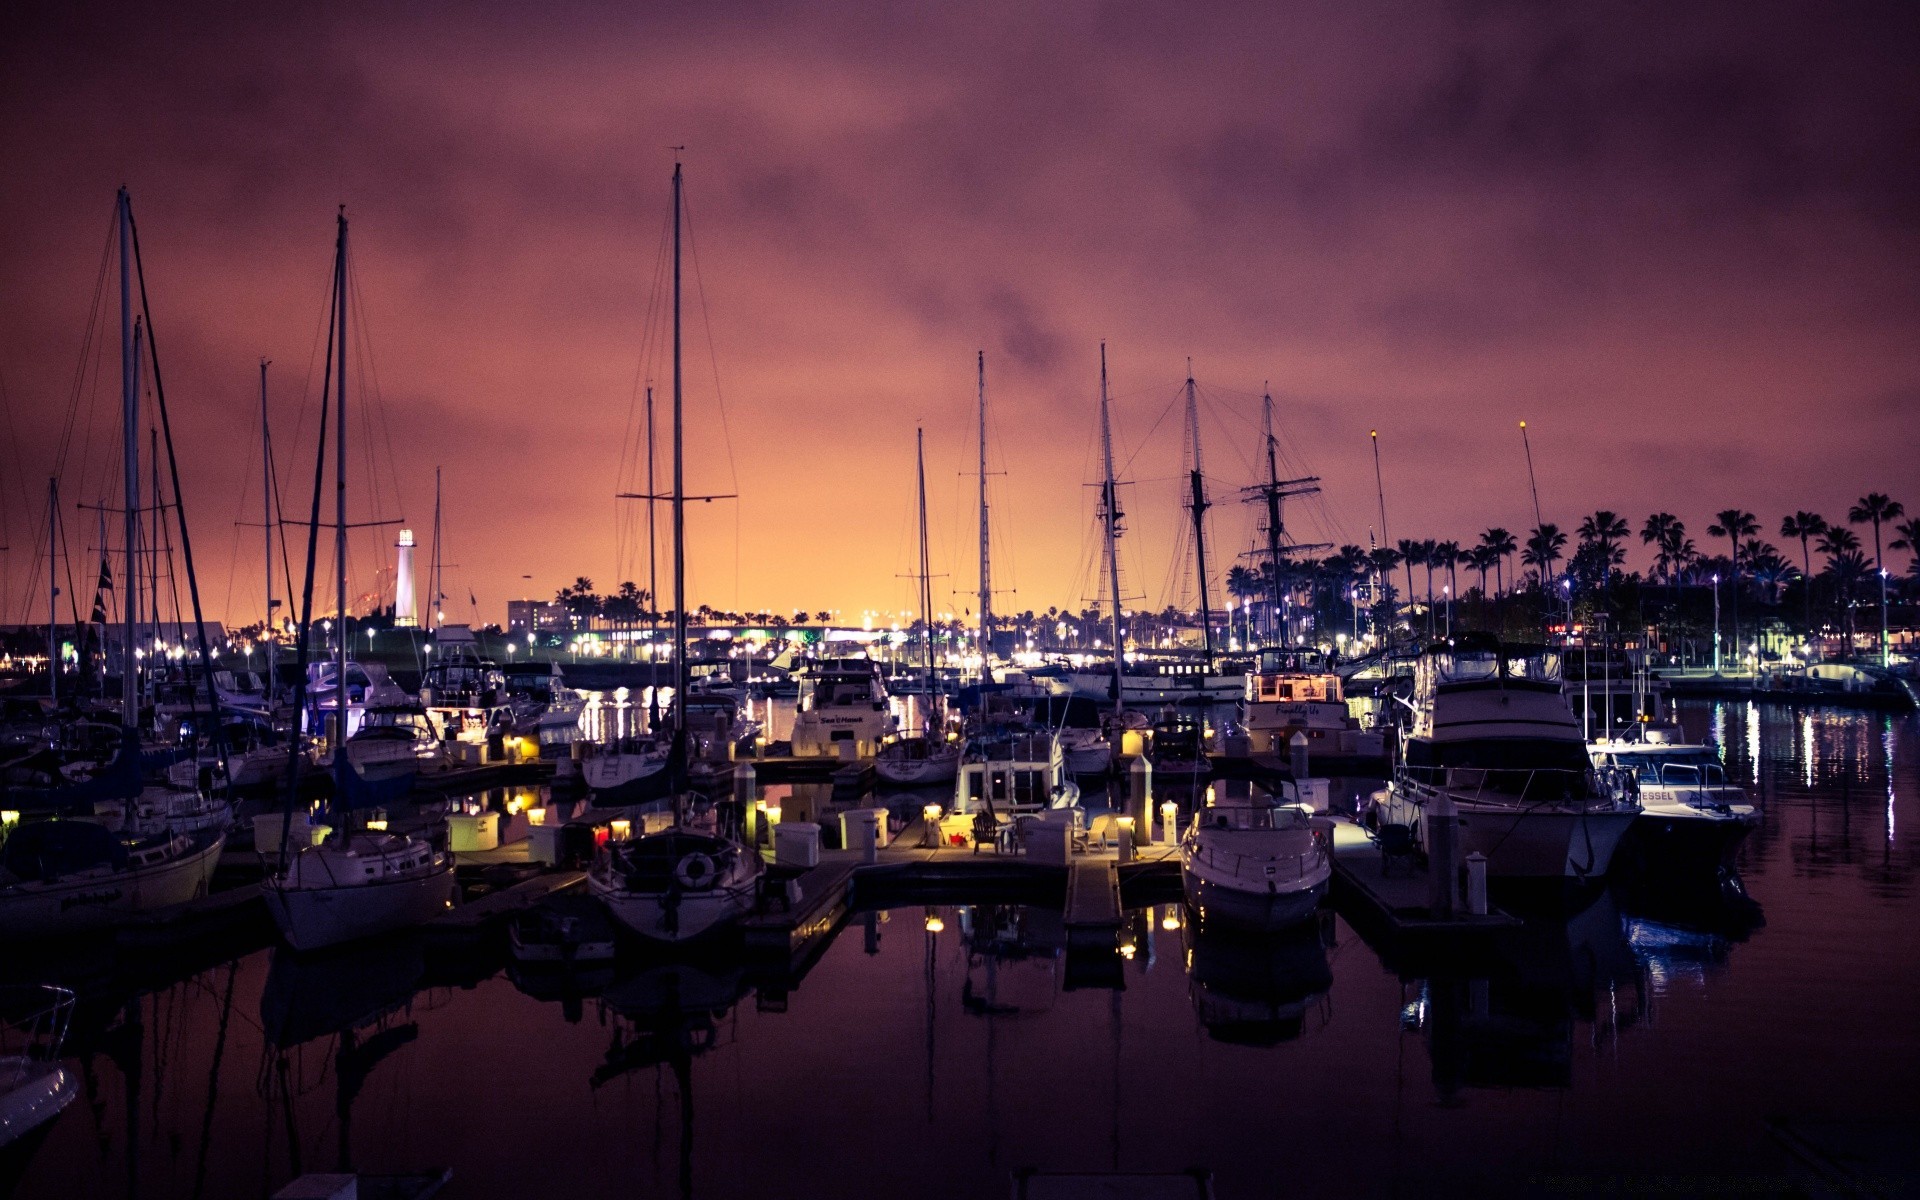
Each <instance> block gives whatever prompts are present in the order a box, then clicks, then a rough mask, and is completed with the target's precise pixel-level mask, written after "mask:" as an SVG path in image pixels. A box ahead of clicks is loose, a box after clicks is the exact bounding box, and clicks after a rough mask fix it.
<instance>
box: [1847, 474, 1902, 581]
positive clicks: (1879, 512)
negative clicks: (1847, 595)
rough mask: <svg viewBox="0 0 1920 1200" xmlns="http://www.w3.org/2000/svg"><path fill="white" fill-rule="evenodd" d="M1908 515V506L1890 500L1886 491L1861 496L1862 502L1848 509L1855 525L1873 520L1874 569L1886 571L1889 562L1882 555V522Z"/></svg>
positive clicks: (1848, 515)
mask: <svg viewBox="0 0 1920 1200" xmlns="http://www.w3.org/2000/svg"><path fill="white" fill-rule="evenodd" d="M1906 515H1907V509H1906V506H1905V505H1903V504H1901V503H1900V502H1899V501H1898V500H1890V499H1888V498H1887V496H1886V494H1885V493H1884V492H1868V493H1867V494H1866V495H1864V496H1862V497H1860V503H1858V504H1856V505H1854V506H1853V507H1852V508H1850V509H1848V510H1847V520H1849V521H1851V522H1853V523H1854V524H1855V525H1865V524H1866V523H1867V522H1869V521H1871V522H1873V569H1874V570H1876V571H1884V570H1886V569H1887V564H1886V562H1885V561H1883V560H1882V559H1881V557H1880V523H1881V522H1882V521H1888V522H1892V521H1898V520H1899V519H1900V518H1901V517H1904V516H1906Z"/></svg>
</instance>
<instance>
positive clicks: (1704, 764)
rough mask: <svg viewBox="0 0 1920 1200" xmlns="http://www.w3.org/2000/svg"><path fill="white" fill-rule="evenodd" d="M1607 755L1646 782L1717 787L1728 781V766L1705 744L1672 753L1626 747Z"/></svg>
mask: <svg viewBox="0 0 1920 1200" xmlns="http://www.w3.org/2000/svg"><path fill="white" fill-rule="evenodd" d="M1605 757H1606V758H1607V759H1609V760H1610V761H1611V765H1613V766H1616V767H1620V768H1622V769H1624V770H1628V771H1632V772H1633V775H1634V778H1635V779H1638V780H1639V781H1640V783H1641V784H1642V785H1643V786H1645V785H1649V784H1651V785H1654V786H1665V787H1700V786H1703V785H1705V786H1709V787H1717V786H1720V785H1722V784H1725V783H1726V781H1727V771H1726V768H1725V767H1723V766H1721V765H1720V759H1719V758H1718V757H1717V756H1716V755H1715V754H1714V752H1713V751H1711V750H1709V749H1707V748H1706V747H1704V746H1701V747H1698V748H1696V749H1691V750H1683V751H1679V752H1677V753H1670V754H1660V753H1654V752H1650V751H1644V750H1627V751H1621V752H1617V753H1612V754H1608V755H1606V756H1605Z"/></svg>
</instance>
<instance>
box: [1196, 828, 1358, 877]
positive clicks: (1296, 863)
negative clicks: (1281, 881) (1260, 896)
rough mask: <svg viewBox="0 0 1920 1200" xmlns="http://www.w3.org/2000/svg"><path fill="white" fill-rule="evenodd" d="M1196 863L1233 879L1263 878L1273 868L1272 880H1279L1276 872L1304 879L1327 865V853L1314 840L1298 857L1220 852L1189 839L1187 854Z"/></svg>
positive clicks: (1328, 852) (1218, 848)
mask: <svg viewBox="0 0 1920 1200" xmlns="http://www.w3.org/2000/svg"><path fill="white" fill-rule="evenodd" d="M1188 852H1189V853H1190V854H1191V855H1192V857H1193V859H1194V860H1195V861H1196V862H1200V863H1204V864H1206V865H1207V866H1210V867H1214V868H1217V869H1219V870H1223V871H1228V872H1230V873H1232V874H1234V875H1257V876H1259V877H1260V878H1266V876H1267V868H1269V867H1272V868H1275V872H1274V878H1281V877H1282V876H1280V874H1279V871H1280V870H1283V869H1284V870H1286V871H1288V872H1289V874H1287V875H1286V876H1284V878H1287V879H1304V878H1306V877H1307V876H1308V875H1309V874H1311V873H1314V872H1317V871H1318V870H1319V869H1320V868H1321V867H1322V866H1325V865H1326V864H1327V861H1328V857H1329V854H1330V851H1329V849H1328V847H1327V845H1326V843H1325V842H1324V841H1323V840H1322V839H1321V838H1319V837H1318V836H1316V837H1315V838H1314V839H1313V848H1312V849H1310V850H1307V851H1305V852H1304V853H1300V854H1243V853H1241V852H1239V851H1236V850H1223V849H1221V848H1220V847H1218V846H1216V845H1213V844H1212V843H1209V842H1205V841H1202V840H1200V839H1198V838H1195V839H1193V841H1192V842H1191V843H1190V846H1189V851H1188Z"/></svg>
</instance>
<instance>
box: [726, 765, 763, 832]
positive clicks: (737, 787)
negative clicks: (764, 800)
mask: <svg viewBox="0 0 1920 1200" xmlns="http://www.w3.org/2000/svg"><path fill="white" fill-rule="evenodd" d="M759 791H760V785H759V780H758V778H757V777H756V776H755V775H754V773H753V764H752V763H739V764H737V765H735V767H734V768H733V803H734V807H735V809H736V810H737V811H738V812H739V814H740V830H741V832H742V833H743V834H744V835H745V836H746V839H747V845H749V846H758V845H759V844H760V814H759V812H758V810H759V807H760V806H759V805H758V804H756V803H754V802H755V801H756V800H758V799H759V798H760V796H759Z"/></svg>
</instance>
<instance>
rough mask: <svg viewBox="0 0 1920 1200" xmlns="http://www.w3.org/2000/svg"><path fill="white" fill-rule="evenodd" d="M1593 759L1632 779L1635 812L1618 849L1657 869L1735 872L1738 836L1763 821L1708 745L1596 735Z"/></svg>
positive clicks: (1645, 866) (1693, 872)
mask: <svg viewBox="0 0 1920 1200" xmlns="http://www.w3.org/2000/svg"><path fill="white" fill-rule="evenodd" d="M1589 752H1590V753H1591V755H1592V758H1593V765H1594V766H1596V767H1601V768H1612V769H1615V770H1617V771H1619V772H1620V773H1622V774H1623V775H1625V776H1627V777H1629V778H1631V779H1632V780H1633V782H1634V785H1635V787H1636V788H1637V789H1638V794H1639V800H1640V817H1639V819H1638V820H1636V821H1635V822H1634V823H1633V828H1632V829H1630V830H1629V831H1628V832H1627V840H1626V842H1625V844H1624V845H1623V846H1622V847H1621V853H1622V854H1623V855H1625V856H1627V857H1629V858H1631V859H1632V860H1633V861H1635V862H1636V863H1637V864H1638V865H1640V866H1641V867H1642V868H1643V869H1646V870H1649V871H1651V872H1654V873H1656V874H1660V875H1670V874H1675V873H1678V874H1691V875H1696V876H1697V875H1699V874H1701V873H1703V872H1704V873H1708V874H1725V873H1730V872H1732V871H1733V868H1734V854H1735V852H1736V851H1738V849H1739V847H1740V843H1741V842H1742V841H1744V840H1745V839H1746V836H1747V834H1749V833H1751V832H1752V831H1753V830H1754V829H1755V828H1756V827H1757V826H1758V825H1759V824H1760V810H1759V809H1758V808H1756V807H1755V806H1754V804H1753V800H1752V798H1751V797H1749V796H1748V795H1747V793H1746V791H1745V789H1743V788H1741V787H1740V786H1739V785H1738V784H1736V783H1733V782H1732V781H1731V780H1729V779H1728V778H1727V770H1726V767H1725V766H1724V765H1723V764H1722V763H1721V761H1720V755H1719V752H1718V751H1716V750H1715V749H1714V748H1713V747H1712V746H1702V745H1682V744H1679V743H1672V742H1622V741H1611V742H1595V743H1593V744H1592V745H1591V746H1590V747H1589Z"/></svg>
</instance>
